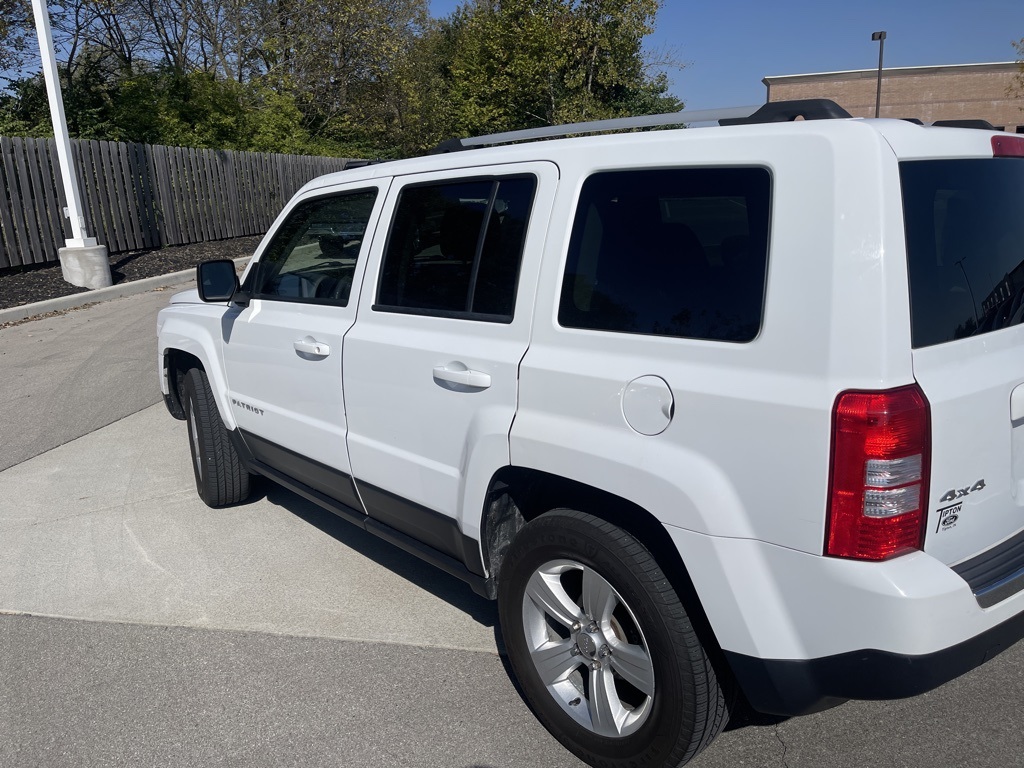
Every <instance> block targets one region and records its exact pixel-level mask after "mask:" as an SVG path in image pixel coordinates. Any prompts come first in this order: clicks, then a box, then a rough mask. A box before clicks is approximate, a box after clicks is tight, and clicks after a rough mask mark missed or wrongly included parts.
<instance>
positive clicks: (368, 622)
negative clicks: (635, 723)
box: [0, 292, 1024, 768]
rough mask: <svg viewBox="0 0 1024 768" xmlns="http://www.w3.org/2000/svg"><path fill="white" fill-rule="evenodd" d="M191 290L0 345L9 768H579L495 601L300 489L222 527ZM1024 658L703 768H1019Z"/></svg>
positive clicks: (745, 740)
mask: <svg viewBox="0 0 1024 768" xmlns="http://www.w3.org/2000/svg"><path fill="white" fill-rule="evenodd" d="M169 295H170V292H150V293H144V294H139V295H136V296H131V297H127V298H120V299H116V300H112V301H108V302H103V303H100V304H97V305H95V306H92V307H90V308H87V309H80V310H76V311H73V312H70V313H68V314H66V315H60V316H55V317H47V318H44V319H40V320H34V321H31V322H27V323H24V324H21V325H16V326H13V327H9V328H5V329H0V393H3V397H2V398H0V435H2V441H0V766H136V765H175V766H207V765H231V766H234V765H237V766H263V765H266V766H270V765H296V766H327V765H352V766H453V767H459V768H462V767H468V766H481V767H482V766H492V767H494V768H503V767H505V766H509V767H513V766H515V767H518V766H573V765H579V763H578V762H577V761H575V759H574V758H573V757H572V756H571V755H570V754H569V753H567V752H566V751H565V750H564V749H563V748H562V747H561V746H560V745H559V744H558V743H557V742H555V741H554V739H552V738H551V737H550V736H549V735H548V734H547V733H546V731H544V729H543V728H541V727H540V726H539V725H538V724H537V722H536V720H535V719H534V718H533V716H532V714H531V713H530V711H529V710H528V709H527V707H526V706H525V705H524V704H523V702H522V700H521V699H520V697H519V695H518V693H517V692H516V689H515V687H514V686H513V684H512V683H511V682H510V680H509V678H508V676H507V674H506V671H505V668H504V665H503V662H502V657H501V655H500V640H499V633H498V631H497V628H496V611H495V609H494V606H493V605H492V604H491V603H489V602H488V601H485V600H483V599H481V598H478V597H476V596H475V595H473V594H472V592H471V591H470V590H469V589H468V587H465V586H464V585H463V584H462V583H461V582H458V581H456V580H454V579H452V578H450V577H448V576H446V575H445V574H443V573H441V572H439V571H436V570H434V569H432V568H430V567H429V566H426V565H424V564H422V563H420V562H419V561H418V560H416V559H415V558H413V557H411V556H409V555H406V554H405V553H403V552H401V551H399V550H397V549H395V548H392V547H390V546H389V545H387V544H385V543H383V542H381V541H379V540H377V539H375V538H374V537H372V536H370V535H368V534H365V533H364V532H362V531H360V530H358V529H356V528H354V527H352V526H348V525H347V524H345V523H343V522H341V521H340V520H338V519H336V518H334V517H333V516H332V515H330V514H329V513H326V512H322V511H321V510H319V509H318V508H316V507H314V506H313V505H310V504H309V503H307V502H305V501H304V500H302V499H301V498H299V497H297V496H295V495H294V494H291V493H289V492H287V491H284V490H283V489H279V488H275V487H271V486H264V488H263V491H264V492H263V493H262V494H261V495H260V497H259V498H258V500H256V501H255V502H253V503H251V504H248V505H245V506H240V507H235V508H232V509H227V510H219V511H214V510H210V509H208V508H207V507H205V505H203V504H202V502H200V501H199V499H198V498H197V496H196V494H195V488H194V484H193V480H192V474H191V468H190V465H189V456H188V451H187V445H186V438H185V427H184V424H183V423H181V422H177V421H174V420H173V419H171V417H170V416H168V415H167V413H166V411H165V410H164V408H163V406H162V404H159V403H158V400H159V391H158V387H157V381H156V342H155V315H156V312H157V310H158V309H159V308H160V307H162V306H164V305H165V304H166V302H167V299H168V297H169ZM1021 702H1024V645H1021V644H1018V645H1017V646H1015V647H1013V648H1011V649H1010V650H1009V651H1007V652H1005V653H1004V654H1002V655H1001V656H999V657H998V658H996V659H995V660H993V661H992V662H990V663H989V664H987V665H986V666H985V667H983V668H981V669H978V670H975V671H974V672H972V673H970V674H968V675H966V676H965V677H963V678H961V679H958V680H956V681H954V682H952V683H950V684H948V685H946V686H943V687H942V688H940V689H938V690H936V691H933V692H931V693H928V694H925V695H923V696H919V697H916V698H914V699H909V700H904V701H896V702H850V703H848V704H845V705H843V706H841V707H838V708H836V709H833V710H829V711H827V712H823V713H820V714H818V715H813V716H808V717H803V718H794V719H791V720H785V721H781V722H778V721H775V720H772V719H769V718H758V717H751V716H750V715H749V714H746V715H745V714H741V715H740V717H738V718H737V722H736V723H735V724H734V725H733V726H731V727H730V730H728V731H727V732H726V733H724V734H723V735H722V737H721V738H720V739H719V740H718V741H717V742H716V743H715V744H714V745H712V747H711V748H710V749H709V750H708V751H707V752H705V753H704V754H703V755H701V756H700V757H699V758H698V759H697V760H695V761H694V762H693V763H691V765H693V766H697V768H711V767H713V766H714V767H719V766H721V767H722V768H725V767H726V766H730V767H731V766H788V768H797V766H801V767H807V768H811V767H814V768H818V767H820V766H837V767H838V766H851V767H853V766H857V767H860V766H929V767H931V766H978V767H987V766H991V767H992V768H997V767H998V768H1006V767H1007V766H1024V714H1022V708H1021V706H1020V704H1021Z"/></svg>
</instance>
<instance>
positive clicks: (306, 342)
mask: <svg viewBox="0 0 1024 768" xmlns="http://www.w3.org/2000/svg"><path fill="white" fill-rule="evenodd" d="M293 346H294V347H295V351H296V352H304V353H305V354H307V355H312V356H313V357H327V356H328V355H329V354H331V345H330V344H324V343H323V342H322V341H317V340H316V339H314V338H313V337H312V336H307V337H306V338H304V339H299V340H298V341H296V342H295V344H294V345H293Z"/></svg>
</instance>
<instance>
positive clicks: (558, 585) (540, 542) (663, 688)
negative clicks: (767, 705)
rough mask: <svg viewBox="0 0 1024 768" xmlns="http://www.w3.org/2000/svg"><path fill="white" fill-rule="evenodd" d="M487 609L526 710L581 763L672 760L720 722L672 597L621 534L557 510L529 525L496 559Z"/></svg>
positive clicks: (690, 633) (697, 747)
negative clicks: (492, 605) (495, 612)
mask: <svg viewBox="0 0 1024 768" xmlns="http://www.w3.org/2000/svg"><path fill="white" fill-rule="evenodd" d="M498 609H499V612H500V616H501V627H502V634H503V636H504V639H505V646H506V648H507V651H508V655H509V661H510V663H511V665H512V669H513V671H514V672H515V674H516V678H517V679H518V680H519V683H520V685H521V686H522V689H523V691H524V693H525V695H526V698H527V700H528V702H529V704H530V706H531V708H532V709H533V711H534V713H535V714H536V715H537V717H538V718H539V719H540V720H541V722H542V723H543V724H544V725H545V727H547V729H548V730H549V731H550V732H551V733H552V735H554V736H555V738H557V739H558V740H559V741H560V742H561V743H562V744H563V745H565V746H566V747H567V748H568V749H569V750H571V751H572V752H573V753H575V754H576V755H578V756H579V757H580V758H582V759H583V760H585V761H587V762H588V763H590V764H591V765H595V766H627V765H629V766H635V765H645V766H646V765H651V766H654V765H657V766H679V765H683V764H685V763H686V762H688V761H689V760H691V759H692V758H693V757H695V756H696V755H697V754H698V753H699V752H700V751H701V750H702V749H704V747H706V746H707V745H708V744H710V743H711V741H712V739H714V738H715V736H717V735H718V733H720V732H721V730H722V728H724V727H725V724H726V722H727V721H728V707H727V706H726V696H725V693H724V691H723V689H722V686H721V685H720V684H719V682H718V679H717V677H716V675H715V672H714V669H713V668H712V666H711V663H710V660H709V659H708V656H707V654H706V653H705V651H704V648H703V647H702V646H701V643H700V640H699V639H698V638H697V635H696V633H695V632H694V629H693V626H692V624H691V622H690V619H689V617H688V616H687V614H686V611H685V609H684V608H683V605H682V603H681V602H680V600H679V597H678V596H677V595H676V592H675V590H674V589H673V588H672V586H671V584H670V583H669V581H668V579H667V578H666V577H665V574H664V573H663V572H662V570H661V568H660V567H659V566H658V564H657V562H655V560H654V558H653V557H652V556H651V554H650V552H648V551H647V549H646V548H645V547H644V546H643V545H642V544H641V543H640V542H639V541H637V540H636V539H635V538H633V537H632V536H631V535H630V534H628V533H626V532H625V531H623V530H622V529H620V528H617V527H616V526H614V525H611V524H610V523H607V522H605V521H603V520H600V519H599V518H596V517H593V516H592V515H588V514H585V513H582V512H576V511H573V510H567V509H560V510H554V511H552V512H548V513H547V514H544V515H541V516H540V517H538V518H537V519H535V520H533V521H532V522H530V523H529V524H528V525H527V526H526V527H525V528H524V529H523V530H522V531H521V532H520V533H519V535H518V536H517V537H516V539H515V541H514V542H513V543H512V546H511V547H510V549H509V552H508V555H507V556H506V558H505V560H504V562H503V564H502V569H501V574H500V578H499V583H498Z"/></svg>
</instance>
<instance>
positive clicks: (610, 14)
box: [447, 0, 682, 133]
mask: <svg viewBox="0 0 1024 768" xmlns="http://www.w3.org/2000/svg"><path fill="white" fill-rule="evenodd" d="M660 5H661V2H660V0H501V2H491V1H488V0H477V2H475V3H473V4H467V5H464V6H462V8H460V10H459V11H458V12H457V13H456V14H454V15H453V16H452V17H451V18H450V20H449V21H448V22H447V23H448V24H449V25H450V27H451V31H450V33H451V34H454V36H455V37H456V39H457V44H456V45H455V46H454V47H453V58H452V60H451V62H450V64H449V66H448V73H449V77H448V82H449V93H448V97H449V99H448V102H449V104H450V107H451V108H452V109H453V111H454V116H455V120H454V122H455V125H456V127H457V128H458V129H459V130H461V131H462V132H465V133H482V132H487V131H504V130H512V129H515V128H523V127H529V126H536V125H551V124H556V123H566V122H573V121H579V120H591V119H598V118H605V117H616V116H623V115H630V114H649V113H651V112H671V111H676V110H678V109H680V108H681V107H682V104H681V103H680V102H679V101H678V100H677V99H675V98H673V97H671V96H669V95H668V93H667V91H668V81H667V78H666V77H665V76H664V75H663V74H660V75H654V76H651V75H649V74H648V71H647V67H646V66H645V63H644V57H643V40H644V38H645V37H646V36H647V35H649V34H650V32H651V31H652V30H653V24H654V19H655V16H656V14H657V11H658V9H659V7H660Z"/></svg>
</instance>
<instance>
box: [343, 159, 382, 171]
mask: <svg viewBox="0 0 1024 768" xmlns="http://www.w3.org/2000/svg"><path fill="white" fill-rule="evenodd" d="M386 162H387V160H381V159H379V158H378V159H376V160H365V159H358V160H346V161H345V167H344V169H343V170H346V171H348V170H351V169H352V168H365V167H366V166H368V165H379V164H380V163H386Z"/></svg>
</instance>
